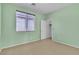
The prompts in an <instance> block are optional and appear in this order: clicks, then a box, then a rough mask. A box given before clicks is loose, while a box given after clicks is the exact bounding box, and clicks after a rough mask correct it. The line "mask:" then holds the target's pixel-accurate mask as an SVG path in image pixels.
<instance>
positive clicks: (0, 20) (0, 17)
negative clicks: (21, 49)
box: [0, 3, 1, 46]
mask: <svg viewBox="0 0 79 59" xmlns="http://www.w3.org/2000/svg"><path fill="white" fill-rule="evenodd" d="M0 43H1V3H0ZM0 46H1V44H0Z"/></svg>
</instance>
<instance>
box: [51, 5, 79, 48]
mask: <svg viewBox="0 0 79 59" xmlns="http://www.w3.org/2000/svg"><path fill="white" fill-rule="evenodd" d="M51 17H52V24H53V26H52V29H54V33H53V32H52V34H53V35H54V39H53V40H55V41H57V42H61V43H64V44H67V45H71V46H74V47H78V48H79V4H73V5H71V6H68V7H65V8H64V9H62V10H59V11H57V12H55V13H53V14H51ZM53 35H52V36H53Z"/></svg>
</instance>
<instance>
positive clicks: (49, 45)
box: [1, 39, 79, 55]
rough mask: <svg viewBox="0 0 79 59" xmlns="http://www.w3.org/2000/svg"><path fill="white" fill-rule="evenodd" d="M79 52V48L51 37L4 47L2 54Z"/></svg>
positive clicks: (63, 53)
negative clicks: (53, 39)
mask: <svg viewBox="0 0 79 59" xmlns="http://www.w3.org/2000/svg"><path fill="white" fill-rule="evenodd" d="M72 54H79V49H78V48H73V47H70V46H67V45H64V44H60V43H56V42H54V41H52V40H51V39H45V40H40V41H37V42H33V43H30V44H23V45H19V46H15V47H12V48H7V49H4V50H3V51H2V53H1V55H72Z"/></svg>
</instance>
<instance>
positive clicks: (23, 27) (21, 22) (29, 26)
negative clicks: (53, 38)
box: [16, 11, 35, 31]
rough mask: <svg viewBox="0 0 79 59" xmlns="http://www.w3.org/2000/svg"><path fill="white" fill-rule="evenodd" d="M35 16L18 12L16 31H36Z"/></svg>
mask: <svg viewBox="0 0 79 59" xmlns="http://www.w3.org/2000/svg"><path fill="white" fill-rule="evenodd" d="M34 29H35V16H34V15H31V14H28V13H22V12H19V11H16V31H34Z"/></svg>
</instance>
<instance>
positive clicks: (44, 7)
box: [18, 3, 70, 14]
mask: <svg viewBox="0 0 79 59" xmlns="http://www.w3.org/2000/svg"><path fill="white" fill-rule="evenodd" d="M18 5H20V6H24V7H29V8H31V9H32V10H33V11H35V12H40V13H42V14H47V13H51V12H54V11H56V10H58V9H60V8H63V7H65V6H69V5H70V4H68V3H36V5H32V4H31V3H19V4H18Z"/></svg>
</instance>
